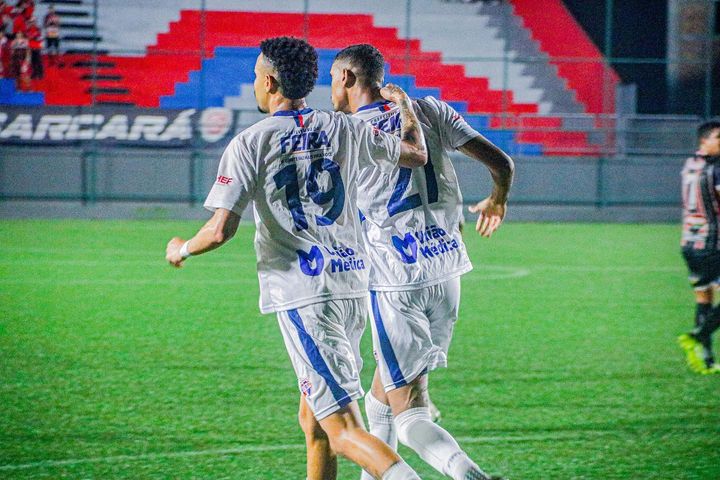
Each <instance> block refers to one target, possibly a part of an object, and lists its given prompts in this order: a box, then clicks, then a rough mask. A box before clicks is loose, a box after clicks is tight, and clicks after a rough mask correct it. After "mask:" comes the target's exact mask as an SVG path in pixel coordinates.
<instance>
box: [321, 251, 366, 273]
mask: <svg viewBox="0 0 720 480" xmlns="http://www.w3.org/2000/svg"><path fill="white" fill-rule="evenodd" d="M323 248H325V251H326V252H328V253H329V254H330V255H331V256H335V257H338V258H331V259H330V271H331V272H333V273H335V272H349V271H351V270H365V261H364V260H363V259H362V258H355V250H353V249H352V248H350V247H333V248H332V249H330V248H328V247H323Z"/></svg>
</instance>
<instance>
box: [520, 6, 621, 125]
mask: <svg viewBox="0 0 720 480" xmlns="http://www.w3.org/2000/svg"><path fill="white" fill-rule="evenodd" d="M512 3H513V6H514V9H515V13H516V14H517V15H519V16H520V17H521V18H522V21H523V24H524V25H525V27H526V28H528V29H529V30H530V31H531V34H532V36H533V38H535V39H536V40H538V41H539V42H540V45H541V47H542V49H543V50H544V51H546V52H547V53H548V54H549V55H550V57H551V63H553V64H554V65H556V66H557V69H558V74H559V75H560V76H561V77H562V78H564V79H566V80H567V82H568V85H569V86H570V88H572V89H573V90H574V91H575V92H576V93H577V96H578V99H579V100H580V101H581V102H582V103H583V104H584V105H585V107H586V111H587V112H589V113H612V112H614V110H615V108H614V105H615V87H616V86H617V84H618V83H619V82H620V78H619V77H618V75H617V74H616V73H615V71H614V70H613V69H612V68H610V67H607V68H606V66H605V61H604V57H603V55H602V53H601V52H600V50H599V49H598V48H597V46H595V44H594V43H593V42H592V40H590V38H589V37H588V35H587V34H586V33H585V31H584V30H583V29H582V27H581V26H580V25H579V24H578V23H577V22H576V21H575V19H574V18H573V16H572V14H570V12H569V11H568V10H567V8H566V7H565V5H563V3H562V1H561V0H543V8H537V1H536V0H513V1H512ZM562 59H567V61H563V60H562ZM578 59H582V60H578Z"/></svg>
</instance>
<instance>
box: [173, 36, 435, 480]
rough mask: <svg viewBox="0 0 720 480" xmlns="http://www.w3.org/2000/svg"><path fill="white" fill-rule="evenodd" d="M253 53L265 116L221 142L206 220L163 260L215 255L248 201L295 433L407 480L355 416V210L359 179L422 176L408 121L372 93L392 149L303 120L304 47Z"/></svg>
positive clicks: (376, 472)
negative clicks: (384, 112) (394, 126)
mask: <svg viewBox="0 0 720 480" xmlns="http://www.w3.org/2000/svg"><path fill="white" fill-rule="evenodd" d="M261 51H262V53H261V54H260V55H259V56H258V59H257V62H256V65H255V75H256V79H255V85H254V87H255V97H256V99H257V102H258V107H259V108H260V110H261V111H264V112H267V113H270V114H271V116H270V117H269V118H267V119H265V120H262V121H260V122H258V123H257V124H255V125H253V126H251V127H250V128H248V129H246V130H244V131H243V132H242V133H240V134H239V135H238V136H237V137H235V138H234V139H233V140H232V141H231V142H230V144H229V145H228V147H227V149H226V150H225V153H224V154H223V156H222V159H221V161H220V166H219V169H218V177H217V181H216V182H215V185H214V186H213V187H212V190H211V191H210V194H209V195H208V198H207V200H206V202H205V207H206V208H208V209H210V210H212V211H214V212H215V213H214V215H213V217H212V218H211V219H210V221H209V222H208V223H207V224H206V225H205V226H204V227H203V228H202V229H200V231H199V232H198V233H197V234H196V235H195V236H194V237H193V238H191V239H190V240H188V241H183V240H182V239H180V238H177V237H176V238H173V239H172V240H171V241H170V242H169V243H168V247H167V253H166V258H167V260H168V261H169V262H170V263H171V264H173V265H175V266H180V265H181V264H182V262H183V260H185V259H186V258H187V257H188V256H190V255H197V254H201V253H204V252H206V251H209V250H212V249H214V248H217V247H219V246H220V245H222V244H224V243H225V242H226V241H227V240H228V239H229V238H230V237H231V236H232V235H233V234H234V233H235V231H236V230H237V226H238V221H239V219H240V215H241V213H242V212H243V210H244V209H245V207H246V206H247V205H248V203H249V202H251V201H252V202H253V205H254V213H255V226H256V233H255V250H256V253H257V258H258V262H257V266H258V276H259V280H260V292H261V293H260V310H261V311H262V312H263V313H270V312H276V313H277V317H278V320H279V324H280V330H281V331H282V334H283V337H284V340H285V345H286V348H287V350H288V353H289V355H290V359H291V362H292V365H293V368H294V369H295V373H296V375H297V377H298V386H299V389H300V391H301V394H302V395H301V397H300V398H301V402H300V403H301V407H300V412H301V415H300V417H301V424H302V425H303V427H304V428H307V425H313V426H315V425H317V423H316V422H319V425H320V427H321V428H322V431H323V432H324V434H325V436H326V437H325V438H326V439H327V441H328V442H327V446H332V450H333V451H334V452H336V453H339V454H342V455H344V456H346V457H347V458H349V459H350V460H352V461H353V462H355V463H357V464H358V465H360V466H361V467H362V468H363V469H365V470H366V471H369V472H370V473H371V474H372V475H373V477H374V478H382V479H384V480H393V479H402V480H406V479H408V480H410V479H413V480H414V479H418V478H419V477H418V476H417V474H416V473H415V472H414V471H413V470H412V469H411V468H410V467H409V466H408V465H407V464H406V463H404V462H403V461H402V460H401V459H400V457H399V456H398V455H397V453H395V452H394V451H393V450H392V449H391V448H390V447H388V445H386V444H385V443H383V442H382V441H380V440H378V439H377V438H376V437H374V436H372V435H370V434H369V433H368V432H367V431H365V429H364V426H363V423H362V417H361V415H360V412H359V409H358V407H357V399H358V398H360V397H362V395H363V390H362V388H361V386H360V376H359V372H360V368H361V359H360V356H359V341H360V336H361V335H362V332H363V330H364V325H365V318H366V316H367V307H366V300H365V297H366V295H367V271H368V258H367V256H366V253H365V248H364V246H363V243H362V238H361V232H360V223H359V222H360V219H359V217H358V213H357V212H358V210H357V204H356V197H357V178H358V174H359V171H360V169H362V168H364V167H367V166H370V165H372V166H373V167H374V168H378V169H380V170H383V171H390V170H392V169H393V168H395V167H396V166H397V165H398V164H400V165H403V166H408V167H414V166H422V165H424V164H425V162H426V161H427V155H426V152H425V145H424V138H423V133H422V131H421V129H420V128H419V122H418V119H417V117H416V116H415V114H414V113H413V108H412V105H411V102H410V100H409V99H408V97H407V95H406V94H405V92H403V91H402V90H401V89H399V88H397V87H394V86H388V87H385V88H383V91H382V93H383V95H385V96H386V97H387V98H388V99H391V100H393V101H394V102H398V104H399V105H400V106H401V107H400V110H401V112H402V113H401V114H402V117H403V125H404V127H403V131H402V134H401V138H397V137H394V136H392V135H388V134H385V133H383V132H381V131H379V130H377V129H374V128H372V126H370V125H368V124H366V123H365V122H362V121H361V120H359V119H353V118H350V117H347V116H346V115H344V114H340V113H328V112H320V111H314V110H312V109H310V108H308V107H307V105H306V104H305V96H306V95H307V94H308V93H309V92H310V91H311V90H312V88H313V86H314V84H315V81H316V79H317V73H318V72H317V53H316V52H315V50H314V49H313V48H312V46H310V45H309V44H308V43H307V42H305V41H303V40H300V39H296V38H289V37H281V38H274V39H269V40H266V41H264V42H263V43H262V44H261ZM329 468H331V469H335V468H336V464H334V465H330V467H329ZM320 475H322V476H328V475H334V472H319V473H318V472H314V471H310V470H308V477H309V478H315V477H317V476H320Z"/></svg>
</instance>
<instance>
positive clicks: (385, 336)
mask: <svg viewBox="0 0 720 480" xmlns="http://www.w3.org/2000/svg"><path fill="white" fill-rule="evenodd" d="M459 307H460V277H459V276H458V277H455V278H453V279H451V280H448V281H446V282H443V283H439V284H437V285H432V286H430V287H425V288H420V289H417V290H405V291H400V292H389V291H388V292H385V291H383V292H379V291H371V292H370V311H371V312H372V322H371V323H372V334H373V349H374V354H375V360H376V361H377V365H378V369H379V370H380V379H381V380H382V383H383V387H384V388H385V391H386V392H387V391H390V390H393V389H396V388H400V387H402V386H403V385H406V384H408V383H409V382H411V381H413V380H414V379H415V378H417V377H418V376H420V375H422V374H423V373H425V372H429V371H431V370H435V369H436V368H440V367H447V354H448V349H449V348H450V341H451V340H452V333H453V328H454V326H455V322H456V321H457V318H458V309H459Z"/></svg>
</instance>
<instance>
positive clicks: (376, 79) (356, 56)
mask: <svg viewBox="0 0 720 480" xmlns="http://www.w3.org/2000/svg"><path fill="white" fill-rule="evenodd" d="M338 60H342V61H347V62H348V63H350V65H352V67H353V68H355V69H357V70H358V73H359V76H360V77H361V80H362V81H363V82H364V83H365V85H366V86H372V85H376V84H382V82H383V78H384V77H385V58H384V57H383V55H382V53H380V50H378V49H377V48H375V47H373V46H372V45H370V44H368V43H360V44H358V45H351V46H349V47H347V48H343V49H342V50H340V51H339V52H338V54H337V55H335V61H336V62H337V61H338Z"/></svg>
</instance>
